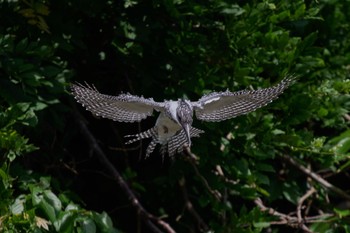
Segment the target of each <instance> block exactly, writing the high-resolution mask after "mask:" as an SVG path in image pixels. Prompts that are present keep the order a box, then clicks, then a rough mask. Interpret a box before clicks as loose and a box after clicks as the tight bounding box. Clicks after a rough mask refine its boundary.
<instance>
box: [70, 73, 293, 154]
mask: <svg viewBox="0 0 350 233" xmlns="http://www.w3.org/2000/svg"><path fill="white" fill-rule="evenodd" d="M294 80H295V77H294V76H286V77H285V78H284V79H283V80H282V81H281V82H280V83H278V84H277V85H275V86H272V87H268V88H263V89H258V90H241V91H237V92H230V91H228V90H227V91H224V92H212V93H210V94H207V95H204V96H202V97H201V98H200V99H199V100H197V101H190V100H186V99H178V100H165V101H163V102H156V101H154V100H153V99H152V98H144V97H143V96H135V95H131V94H129V93H126V94H120V95H118V96H111V95H105V94H101V93H100V92H99V91H98V90H97V89H96V88H95V87H94V86H91V85H88V84H85V85H82V84H79V83H78V84H72V85H71V90H72V94H73V95H74V97H75V99H76V100H77V101H78V102H79V103H80V104H81V105H83V106H84V107H85V108H86V110H88V111H90V112H92V113H93V114H94V115H96V116H101V117H103V118H108V119H112V120H114V121H119V122H140V121H141V120H143V119H145V118H146V117H148V116H151V115H152V114H153V111H154V110H155V111H157V112H160V114H159V116H158V118H157V121H156V124H155V126H154V127H152V128H150V129H148V130H146V131H144V132H141V133H138V134H134V135H126V136H125V137H126V138H129V140H128V141H127V142H126V144H130V143H133V142H136V141H139V140H142V139H145V138H151V139H152V140H151V142H150V144H149V145H148V147H147V150H146V157H148V156H149V155H150V154H151V153H152V152H153V150H154V148H155V147H156V145H157V144H160V145H161V148H160V152H161V154H162V155H163V156H164V154H166V153H167V154H169V156H171V157H172V156H174V155H175V154H176V153H181V152H182V151H183V147H184V146H185V145H186V144H187V146H188V147H191V138H192V137H199V136H200V134H201V133H204V131H203V130H200V129H197V128H195V127H193V126H192V122H193V113H195V115H196V118H197V119H199V120H202V121H211V122H217V121H223V120H227V119H230V118H234V117H236V116H239V115H244V114H247V113H249V112H252V111H254V110H256V109H258V108H260V107H263V106H265V105H267V104H269V103H270V102H272V101H273V100H275V99H276V98H278V96H279V95H280V94H281V93H282V92H283V91H284V90H285V89H286V88H288V87H289V86H290V85H291V84H292V83H293V82H294Z"/></svg>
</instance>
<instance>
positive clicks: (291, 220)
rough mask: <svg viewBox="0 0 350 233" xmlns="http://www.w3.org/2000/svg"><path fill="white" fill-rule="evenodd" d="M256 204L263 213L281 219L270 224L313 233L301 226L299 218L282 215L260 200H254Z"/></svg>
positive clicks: (303, 225)
mask: <svg viewBox="0 0 350 233" xmlns="http://www.w3.org/2000/svg"><path fill="white" fill-rule="evenodd" d="M254 203H255V204H256V205H257V206H258V207H259V209H260V210H261V211H264V212H268V213H269V214H271V215H273V216H276V217H278V218H279V219H280V221H277V222H270V224H276V225H277V224H278V225H282V224H283V225H288V226H290V227H293V228H301V229H302V230H303V231H304V232H307V233H313V232H312V231H311V230H310V229H309V228H308V227H307V226H306V225H305V224H303V223H301V224H299V223H298V218H296V217H292V216H289V215H286V214H283V213H280V212H278V211H276V210H275V209H273V208H270V207H266V206H265V205H264V203H263V202H262V200H261V199H260V198H256V199H255V200H254Z"/></svg>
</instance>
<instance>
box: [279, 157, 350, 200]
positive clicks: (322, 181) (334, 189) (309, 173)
mask: <svg viewBox="0 0 350 233" xmlns="http://www.w3.org/2000/svg"><path fill="white" fill-rule="evenodd" d="M282 157H283V158H284V159H285V160H286V161H287V162H289V163H290V164H292V165H294V166H295V167H296V168H298V169H299V170H300V171H302V172H303V173H305V174H306V175H307V176H309V177H311V178H312V179H313V180H315V181H316V182H318V183H319V184H321V185H322V186H323V187H325V188H326V189H328V190H330V191H332V192H334V193H336V194H338V195H339V196H341V197H343V198H345V199H347V200H350V195H349V194H347V193H346V192H344V191H343V190H341V189H340V188H338V187H336V186H334V185H332V184H331V183H329V182H328V181H326V180H325V179H323V178H322V177H321V176H319V175H317V174H316V173H314V172H313V171H311V170H310V169H309V168H306V167H304V166H303V165H301V164H299V163H298V162H297V161H295V160H294V159H293V158H292V157H290V156H288V155H282Z"/></svg>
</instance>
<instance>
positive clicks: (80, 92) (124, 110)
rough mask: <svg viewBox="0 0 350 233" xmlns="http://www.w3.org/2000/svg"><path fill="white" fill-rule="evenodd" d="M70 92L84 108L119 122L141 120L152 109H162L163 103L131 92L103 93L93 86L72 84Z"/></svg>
mask: <svg viewBox="0 0 350 233" xmlns="http://www.w3.org/2000/svg"><path fill="white" fill-rule="evenodd" d="M71 90H72V94H73V95H74V97H75V99H76V100H77V101H78V102H79V103H80V104H82V105H83V106H84V107H85V108H86V110H88V111H90V112H92V113H93V114H94V115H96V116H101V117H104V118H108V119H112V120H115V121H120V122H135V121H141V120H143V119H145V118H146V117H148V116H150V115H152V113H153V110H154V109H155V110H157V111H162V110H163V108H164V104H163V103H160V102H155V101H154V100H153V99H151V98H150V99H146V98H143V97H139V96H134V95H131V94H120V95H118V96H111V95H104V94H101V93H100V92H98V91H97V89H96V88H95V87H94V86H90V85H88V84H86V86H84V85H82V84H72V85H71Z"/></svg>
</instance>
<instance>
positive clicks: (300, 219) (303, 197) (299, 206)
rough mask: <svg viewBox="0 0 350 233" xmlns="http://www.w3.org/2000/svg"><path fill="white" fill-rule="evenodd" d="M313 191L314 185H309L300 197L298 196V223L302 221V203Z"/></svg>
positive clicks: (314, 190)
mask: <svg viewBox="0 0 350 233" xmlns="http://www.w3.org/2000/svg"><path fill="white" fill-rule="evenodd" d="M315 192H316V189H315V188H314V187H311V188H310V189H309V190H308V191H307V192H306V193H305V194H304V195H303V196H302V197H301V198H299V200H298V205H297V217H298V223H299V224H301V223H302V216H301V209H302V206H303V203H304V201H305V200H306V199H307V198H308V197H310V196H311V195H312V194H314V193H315Z"/></svg>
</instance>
